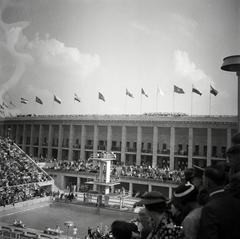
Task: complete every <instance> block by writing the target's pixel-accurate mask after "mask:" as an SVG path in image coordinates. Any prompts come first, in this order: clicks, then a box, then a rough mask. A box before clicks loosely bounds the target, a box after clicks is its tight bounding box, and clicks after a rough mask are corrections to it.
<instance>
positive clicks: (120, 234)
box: [111, 220, 132, 239]
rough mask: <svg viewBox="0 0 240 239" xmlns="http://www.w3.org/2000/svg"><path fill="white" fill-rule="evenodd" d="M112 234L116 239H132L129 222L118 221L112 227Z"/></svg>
mask: <svg viewBox="0 0 240 239" xmlns="http://www.w3.org/2000/svg"><path fill="white" fill-rule="evenodd" d="M111 232H112V235H113V237H114V238H116V239H131V237H132V229H131V225H130V223H129V222H125V221H120V220H116V221H114V222H113V223H112V225H111Z"/></svg>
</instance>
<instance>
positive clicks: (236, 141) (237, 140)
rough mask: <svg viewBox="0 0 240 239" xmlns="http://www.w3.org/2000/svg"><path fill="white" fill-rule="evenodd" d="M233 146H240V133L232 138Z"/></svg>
mask: <svg viewBox="0 0 240 239" xmlns="http://www.w3.org/2000/svg"><path fill="white" fill-rule="evenodd" d="M231 142H232V145H235V144H240V133H239V132H238V133H236V134H234V135H233V136H232V138H231Z"/></svg>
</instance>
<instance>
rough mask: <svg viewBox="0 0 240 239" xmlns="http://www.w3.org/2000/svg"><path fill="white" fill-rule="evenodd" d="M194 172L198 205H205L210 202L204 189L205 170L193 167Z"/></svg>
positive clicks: (193, 180) (193, 182)
mask: <svg viewBox="0 0 240 239" xmlns="http://www.w3.org/2000/svg"><path fill="white" fill-rule="evenodd" d="M193 168H194V172H193V175H192V178H193V179H192V184H193V185H194V186H195V187H196V188H197V190H198V203H199V204H200V205H204V204H205V203H206V202H207V200H208V193H207V191H206V190H204V188H203V173H204V168H201V167H199V166H197V165H194V166H193Z"/></svg>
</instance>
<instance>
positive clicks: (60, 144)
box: [57, 124, 63, 160]
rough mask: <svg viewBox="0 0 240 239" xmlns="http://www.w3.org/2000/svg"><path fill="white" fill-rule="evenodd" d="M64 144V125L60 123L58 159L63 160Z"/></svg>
mask: <svg viewBox="0 0 240 239" xmlns="http://www.w3.org/2000/svg"><path fill="white" fill-rule="evenodd" d="M62 144H63V126H62V125H61V124H60V125H59V132H58V154H57V159H58V160H62Z"/></svg>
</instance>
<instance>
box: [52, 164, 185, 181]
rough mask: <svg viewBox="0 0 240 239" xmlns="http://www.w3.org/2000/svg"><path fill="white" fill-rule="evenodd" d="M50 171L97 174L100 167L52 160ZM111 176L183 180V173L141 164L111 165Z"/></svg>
mask: <svg viewBox="0 0 240 239" xmlns="http://www.w3.org/2000/svg"><path fill="white" fill-rule="evenodd" d="M51 165H52V166H50V167H49V168H50V169H55V170H64V171H78V172H88V173H99V169H100V166H99V164H98V163H97V162H94V161H91V160H88V161H83V160H79V161H57V160H53V162H52V164H51ZM111 176H115V177H116V178H120V177H133V178H141V179H143V178H144V179H153V180H159V181H160V182H167V181H171V182H174V183H181V182H182V180H183V179H184V171H182V170H181V169H180V170H173V171H170V170H169V168H168V167H164V168H162V167H160V166H155V167H152V166H150V165H149V164H147V163H146V164H143V165H141V166H135V165H129V166H128V165H122V166H121V165H118V164H117V165H112V166H111Z"/></svg>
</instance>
